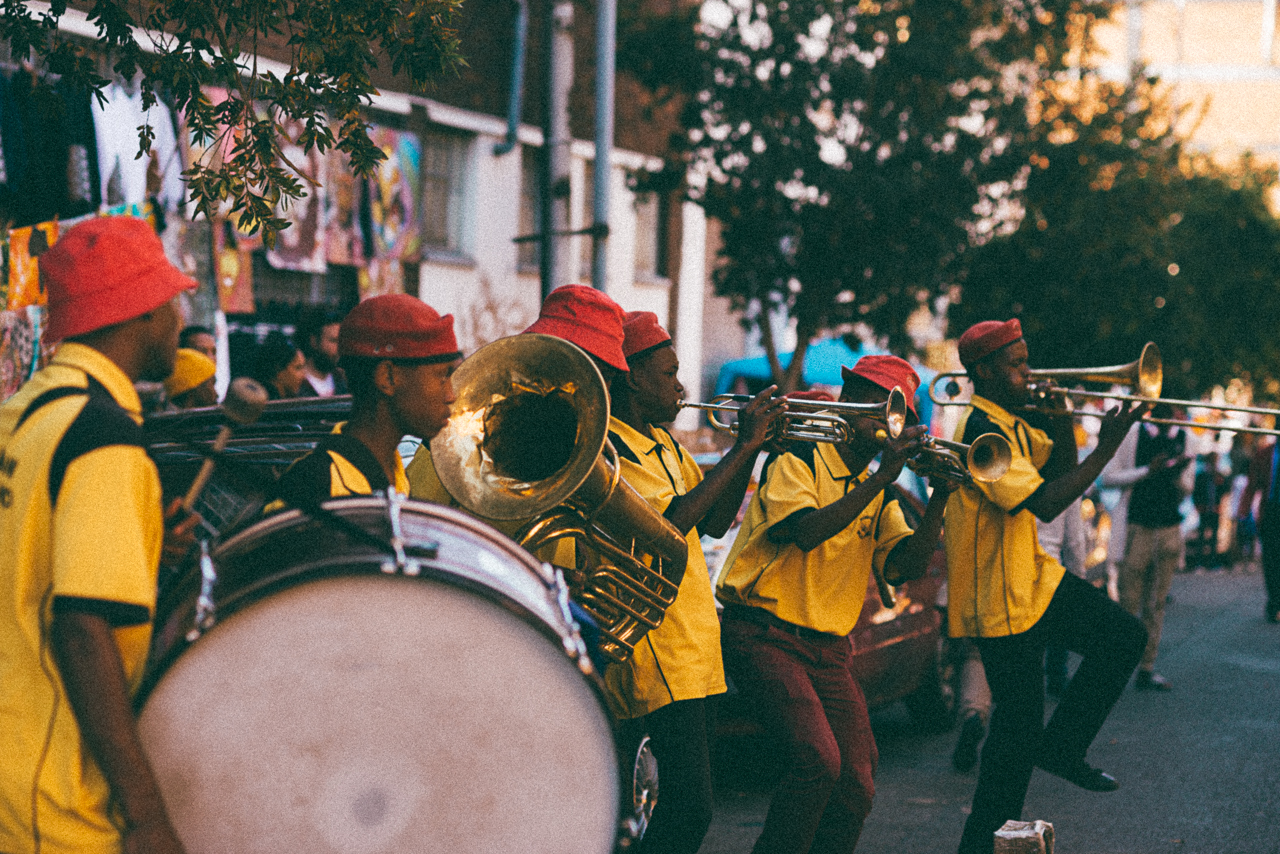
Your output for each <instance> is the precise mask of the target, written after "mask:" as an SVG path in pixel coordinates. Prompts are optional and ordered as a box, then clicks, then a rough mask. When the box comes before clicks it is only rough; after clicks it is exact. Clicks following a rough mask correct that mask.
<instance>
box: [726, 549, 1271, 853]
mask: <svg viewBox="0 0 1280 854" xmlns="http://www.w3.org/2000/svg"><path fill="white" fill-rule="evenodd" d="M1172 598H1173V601H1172V602H1171V603H1170V605H1169V606H1168V609H1167V611H1166V616H1165V628H1164V637H1163V640H1162V643H1161V648H1160V658H1159V660H1158V662H1157V665H1156V669H1157V671H1158V672H1160V673H1162V674H1164V675H1165V676H1166V677H1168V678H1169V680H1170V681H1171V682H1172V683H1173V686H1174V687H1173V691H1171V692H1169V693H1158V692H1137V691H1134V690H1133V689H1132V687H1130V688H1129V689H1128V690H1126V692H1125V693H1124V695H1123V696H1122V697H1121V698H1120V702H1119V703H1117V704H1116V708H1115V710H1114V711H1113V712H1112V714H1111V717H1110V718H1109V719H1108V721H1107V723H1106V725H1105V726H1104V727H1103V729H1102V733H1101V734H1100V735H1099V736H1098V739H1097V740H1096V741H1095V742H1094V745H1093V748H1092V749H1091V750H1090V752H1089V760H1090V762H1091V763H1092V764H1094V765H1096V766H1098V767H1101V768H1103V769H1105V770H1107V771H1109V772H1111V773H1112V774H1113V775H1114V776H1115V777H1116V779H1117V780H1119V782H1120V789H1119V791H1117V792H1113V793H1107V794H1094V793H1090V792H1085V791H1082V790H1080V789H1077V788H1075V787H1073V786H1072V785H1070V784H1069V783H1066V782H1064V781H1062V780H1059V779H1058V778H1056V777H1053V776H1050V775H1048V774H1045V773H1044V772H1042V771H1036V772H1035V774H1034V776H1033V777H1032V780H1031V788H1030V791H1029V792H1028V795H1027V801H1026V807H1025V809H1024V811H1023V816H1022V817H1023V818H1024V819H1026V820H1031V819H1044V820H1045V821H1048V822H1051V823H1052V824H1053V826H1054V831H1055V834H1056V848H1055V850H1056V851H1057V852H1058V854H1166V852H1169V854H1280V625H1273V624H1269V623H1267V622H1265V621H1264V620H1263V615H1262V609H1263V601H1264V595H1263V591H1262V579H1261V576H1260V574H1259V573H1258V572H1257V568H1256V565H1254V566H1253V567H1249V568H1239V569H1236V570H1227V571H1220V572H1211V573H1206V572H1203V571H1199V572H1198V573H1192V574H1180V575H1178V576H1177V577H1176V578H1175V579H1174V583H1173V591H1172ZM872 723H873V725H874V727H875V732H876V741H877V744H878V745H879V748H880V766H879V769H878V771H877V774H876V798H875V807H874V809H873V810H872V813H871V817H870V818H869V819H868V820H867V825H866V827H865V829H864V830H863V834H862V839H861V841H860V842H859V844H858V851H859V852H860V854H865V852H895V854H896V852H911V854H935V853H936V854H953V852H954V851H955V850H956V846H957V845H958V843H959V840H960V831H961V828H962V827H963V824H964V820H965V816H966V815H967V813H968V809H969V803H970V800H971V799H972V797H973V788H974V784H975V782H976V779H977V773H976V771H974V772H970V773H968V774H960V773H956V772H955V771H953V770H952V768H951V749H952V747H953V746H954V741H955V732H952V733H945V734H942V735H935V736H927V735H922V734H920V733H919V732H917V731H916V729H915V728H914V726H913V725H912V723H911V721H910V719H909V718H908V717H907V715H906V712H905V710H904V709H903V708H902V707H901V704H896V705H894V706H890V707H888V708H886V709H882V710H879V711H877V712H875V713H873V715H872ZM732 759H733V760H734V761H724V757H723V755H722V756H720V757H718V763H717V771H718V777H717V793H716V797H717V802H716V811H715V817H714V820H713V822H712V825H711V830H710V832H709V833H708V834H707V839H706V841H705V842H704V843H703V846H702V848H701V854H745V852H749V851H750V850H751V845H752V843H753V842H754V841H755V838H756V836H757V835H758V834H759V832H760V828H761V826H762V825H763V821H764V814H765V811H766V809H767V808H768V803H769V790H768V785H769V784H768V780H767V779H766V778H765V775H761V774H758V773H757V774H749V773H747V772H746V771H744V770H742V769H743V768H745V767H747V766H746V765H744V763H743V762H742V759H743V757H742V756H736V757H732Z"/></svg>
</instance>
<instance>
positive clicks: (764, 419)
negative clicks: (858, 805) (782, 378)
mask: <svg viewBox="0 0 1280 854" xmlns="http://www.w3.org/2000/svg"><path fill="white" fill-rule="evenodd" d="M623 329H624V331H625V336H626V337H625V340H624V342H623V353H624V354H625V355H626V357H627V365H628V367H630V371H629V372H628V373H627V374H626V376H625V377H624V378H622V379H621V380H620V381H618V382H615V383H614V389H613V406H614V413H613V417H612V418H611V419H610V424H609V431H610V432H609V439H610V441H612V442H613V445H614V447H615V448H616V449H617V451H618V456H619V459H620V460H621V465H622V476H623V478H625V479H626V481H627V483H629V484H630V485H631V487H632V488H634V489H635V490H636V492H638V493H640V495H641V497H643V498H644V499H645V500H646V501H648V502H649V503H650V504H651V505H652V506H653V507H654V509H655V510H657V511H658V512H659V513H662V514H663V515H665V516H666V518H667V520H668V521H670V522H671V523H672V524H673V525H675V526H676V528H678V529H679V530H680V531H681V532H682V533H684V534H685V535H686V537H687V540H688V543H689V563H688V565H687V566H686V568H685V573H684V578H683V580H682V581H681V582H680V590H679V592H678V593H677V595H676V600H675V602H674V603H673V604H672V605H671V607H670V608H668V609H667V613H666V616H665V617H664V618H663V621H662V624H661V625H660V626H658V628H656V629H654V630H652V631H650V632H649V633H648V634H647V635H645V638H644V642H643V643H641V644H639V645H637V646H636V648H635V652H634V653H633V654H632V655H631V657H630V658H628V659H627V660H626V661H625V662H622V663H620V664H614V665H612V666H611V667H610V668H609V669H608V670H607V671H606V672H605V680H606V683H607V685H608V687H609V692H610V695H611V699H612V700H613V702H614V704H615V706H616V707H617V708H618V709H619V710H620V713H619V714H620V717H622V718H623V719H625V720H631V721H635V722H636V724H637V725H642V726H643V727H644V729H646V730H647V731H648V734H649V744H650V748H651V749H652V750H653V754H654V758H655V759H656V760H657V762H658V773H659V775H660V778H661V781H662V796H661V797H660V798H659V799H658V804H657V806H656V807H655V809H654V812H653V817H652V819H651V820H650V822H649V827H648V830H647V831H646V833H645V836H644V839H643V840H642V842H641V846H640V850H641V851H642V852H644V854H655V852H664V854H667V852H669V853H670V854H695V853H696V852H697V850H698V848H699V846H701V844H702V840H703V837H704V836H706V833H707V828H708V827H709V826H710V824H711V809H712V800H711V756H710V749H709V739H708V733H709V730H710V728H711V719H710V716H709V715H708V705H707V698H709V697H713V696H715V695H717V694H721V693H723V692H724V690H725V681H724V665H723V663H722V660H721V655H720V623H719V619H718V617H717V615H716V604H715V597H714V595H713V594H712V592H711V579H710V577H709V576H708V574H707V564H706V559H705V557H704V555H703V552H702V541H701V536H702V534H704V533H705V534H709V535H711V536H713V537H722V536H724V534H725V532H726V531H728V530H729V526H730V525H732V524H733V521H734V519H735V518H736V516H737V513H738V508H739V507H740V506H741V505H742V499H743V496H744V495H745V494H746V491H747V485H748V483H749V481H750V478H751V470H752V468H753V465H754V463H755V460H756V456H757V455H758V454H759V453H760V450H761V449H762V448H763V447H764V445H765V443H766V441H767V440H768V438H769V435H770V431H771V430H772V428H773V425H774V424H775V422H776V421H777V420H778V417H779V416H781V415H782V413H783V412H784V411H785V407H786V401H785V400H784V399H783V398H774V397H771V395H772V393H773V391H774V388H773V387H770V388H768V389H765V390H764V391H763V392H761V393H760V394H759V395H757V396H756V398H755V399H754V400H752V401H751V402H750V403H748V404H747V405H746V406H744V407H743V408H742V411H741V412H740V413H739V415H738V434H737V440H736V441H735V442H734V444H733V447H732V448H731V449H730V450H729V452H728V453H727V454H726V455H725V456H724V458H723V459H721V461H720V462H719V463H718V464H717V465H716V467H715V468H713V469H712V470H711V471H710V472H708V473H707V475H706V477H705V478H704V477H703V475H702V471H701V470H700V469H699V467H698V464H697V463H696V462H694V460H693V457H692V456H690V455H689V453H688V452H687V451H686V450H685V449H684V448H682V447H681V446H680V443H679V442H677V441H676V440H675V439H674V438H673V437H672V435H671V434H670V433H669V432H667V430H666V429H665V428H664V427H662V426H661V425H663V424H668V423H670V422H672V421H674V420H675V417H676V414H677V413H678V412H679V411H680V402H681V399H682V398H683V397H684V387H683V386H682V385H681V384H680V379H679V377H678V372H679V368H680V363H679V359H678V358H677V357H676V352H675V349H674V348H673V347H672V346H671V336H670V334H668V333H667V331H666V330H665V329H663V328H662V326H661V325H660V324H659V323H658V317H657V315H655V314H654V313H653V312H651V311H633V312H629V313H628V314H627V315H626V319H625V322H624V324H623Z"/></svg>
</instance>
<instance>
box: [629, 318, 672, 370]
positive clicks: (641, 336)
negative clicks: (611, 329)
mask: <svg viewBox="0 0 1280 854" xmlns="http://www.w3.org/2000/svg"><path fill="white" fill-rule="evenodd" d="M622 331H623V333H624V336H625V337H624V339H623V342H622V355H624V356H626V357H627V358H628V359H630V358H631V357H632V356H634V355H635V354H636V353H643V352H644V351H645V350H649V349H652V348H653V347H659V346H661V345H663V344H670V343H671V335H670V334H668V332H667V330H665V329H663V328H662V325H661V324H659V323H658V315H656V314H654V313H653V312H652V311H628V312H627V315H626V317H625V318H624V319H623V321H622Z"/></svg>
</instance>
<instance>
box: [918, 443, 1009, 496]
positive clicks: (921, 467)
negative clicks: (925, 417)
mask: <svg viewBox="0 0 1280 854" xmlns="http://www.w3.org/2000/svg"><path fill="white" fill-rule="evenodd" d="M1012 462H1013V449H1012V448H1011V447H1010V446H1009V440H1008V439H1006V438H1005V437H1004V436H1002V435H1000V434H999V433H983V434H982V435H981V436H979V437H978V438H977V439H975V440H974V441H973V443H972V444H970V445H966V444H964V443H963V442H952V441H949V440H947V439H938V438H936V437H933V436H929V437H927V438H926V439H925V442H924V447H923V448H922V449H921V451H920V453H919V455H918V456H916V457H915V458H914V459H912V460H909V461H908V462H907V466H908V467H909V468H910V469H911V470H912V471H914V472H915V473H916V474H918V475H920V476H921V477H942V478H946V479H947V480H951V481H955V482H957V483H961V484H968V483H973V482H974V481H977V482H979V483H994V482H995V481H997V480H999V479H1000V478H1002V477H1004V475H1005V472H1007V471H1008V470H1009V465H1010V463H1012Z"/></svg>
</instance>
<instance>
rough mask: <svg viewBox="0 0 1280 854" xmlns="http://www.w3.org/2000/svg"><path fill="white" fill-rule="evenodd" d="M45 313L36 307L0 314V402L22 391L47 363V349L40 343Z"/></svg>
mask: <svg viewBox="0 0 1280 854" xmlns="http://www.w3.org/2000/svg"><path fill="white" fill-rule="evenodd" d="M44 311H45V310H44V307H43V306H38V305H33V306H28V307H27V308H24V309H21V310H19V311H0V401H4V400H7V399H8V398H9V397H11V396H12V395H13V394H14V393H15V392H16V391H17V390H18V389H20V388H22V384H23V383H25V382H26V381H27V380H29V379H31V377H32V376H33V375H34V374H35V372H36V371H38V370H40V368H42V367H44V365H45V364H46V362H47V361H48V356H49V353H48V349H49V348H46V347H44V346H42V343H41V332H42V330H43V328H44Z"/></svg>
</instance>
